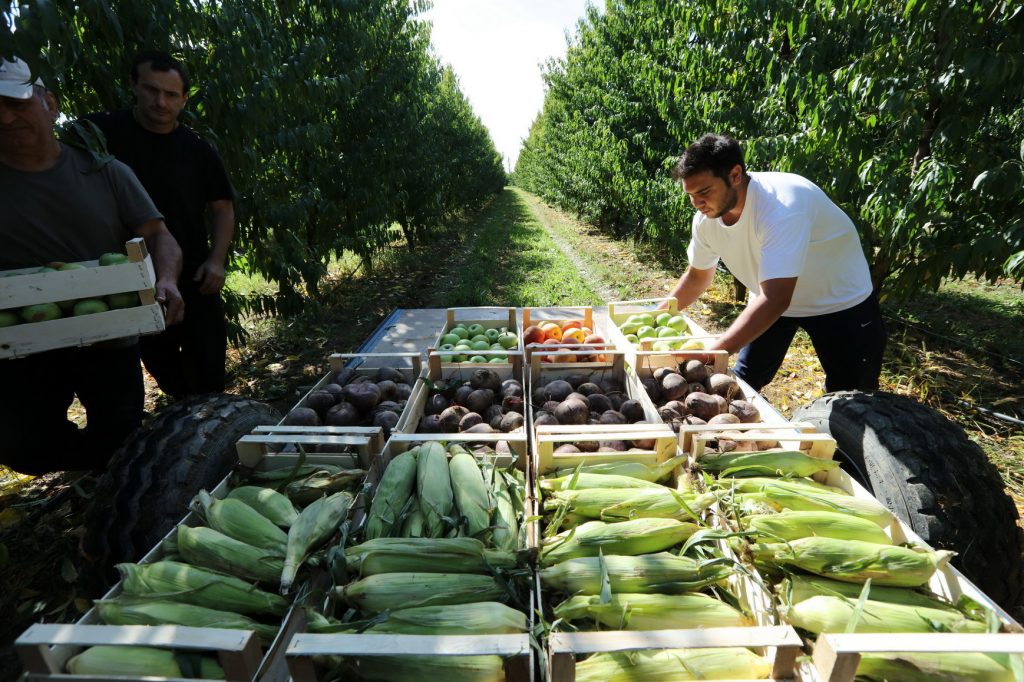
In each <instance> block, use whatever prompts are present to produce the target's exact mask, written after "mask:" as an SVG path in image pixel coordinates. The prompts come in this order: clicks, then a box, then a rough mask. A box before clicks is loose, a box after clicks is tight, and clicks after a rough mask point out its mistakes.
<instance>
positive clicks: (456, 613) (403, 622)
mask: <svg viewBox="0 0 1024 682" xmlns="http://www.w3.org/2000/svg"><path fill="white" fill-rule="evenodd" d="M375 620H376V619H375ZM354 625H356V624H355V623H340V622H337V621H335V622H333V623H332V622H329V621H327V620H326V619H324V618H323V617H319V618H318V619H316V620H315V621H314V622H311V623H310V624H309V631H310V632H319V633H335V632H360V630H359V629H358V628H356V627H353V626H354ZM526 631H527V623H526V614H525V613H523V612H522V611H516V610H515V609H513V608H510V607H508V606H505V605H504V604H500V603H498V602H494V601H484V602H473V603H470V604H449V605H445V606H417V607H415V608H411V609H399V610H397V611H390V612H388V616H387V620H385V621H383V622H380V623H377V624H375V625H372V626H370V627H369V628H366V629H365V630H362V632H367V633H371V634H385V633H393V634H399V635H504V634H515V633H517V632H526Z"/></svg>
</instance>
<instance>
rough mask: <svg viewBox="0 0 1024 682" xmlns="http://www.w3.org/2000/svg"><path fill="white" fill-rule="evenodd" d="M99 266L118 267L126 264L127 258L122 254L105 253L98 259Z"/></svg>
mask: <svg viewBox="0 0 1024 682" xmlns="http://www.w3.org/2000/svg"><path fill="white" fill-rule="evenodd" d="M99 261H100V265H120V264H121V263H127V262H128V256H126V255H124V254H123V253H105V254H103V255H102V256H100V258H99Z"/></svg>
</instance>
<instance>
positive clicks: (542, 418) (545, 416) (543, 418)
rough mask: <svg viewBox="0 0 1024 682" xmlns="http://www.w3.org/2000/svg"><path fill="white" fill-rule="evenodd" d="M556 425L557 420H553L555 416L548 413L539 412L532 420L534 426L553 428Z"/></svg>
mask: <svg viewBox="0 0 1024 682" xmlns="http://www.w3.org/2000/svg"><path fill="white" fill-rule="evenodd" d="M557 424H558V420H557V419H555V415H553V414H551V413H550V412H545V411H544V410H541V411H540V412H538V413H537V414H536V415H535V416H534V418H533V425H534V426H555V425H557Z"/></svg>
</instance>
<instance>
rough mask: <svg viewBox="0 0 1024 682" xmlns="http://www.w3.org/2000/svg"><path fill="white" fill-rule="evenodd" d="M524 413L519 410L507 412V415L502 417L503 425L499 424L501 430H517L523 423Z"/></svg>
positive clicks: (506, 431)
mask: <svg viewBox="0 0 1024 682" xmlns="http://www.w3.org/2000/svg"><path fill="white" fill-rule="evenodd" d="M523 423H524V422H523V415H521V414H519V413H518V412H507V413H505V416H504V417H502V418H501V425H500V426H499V430H500V431H504V432H505V433H508V432H510V431H515V430H516V429H518V428H519V427H520V426H522V425H523Z"/></svg>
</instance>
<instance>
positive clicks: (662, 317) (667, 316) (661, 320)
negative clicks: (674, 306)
mask: <svg viewBox="0 0 1024 682" xmlns="http://www.w3.org/2000/svg"><path fill="white" fill-rule="evenodd" d="M671 319H672V313H660V314H659V315H658V316H657V317H656V318H654V321H655V323H656V324H657V326H659V327H664V326H665V325H667V324H668V321H669V320H671Z"/></svg>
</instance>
